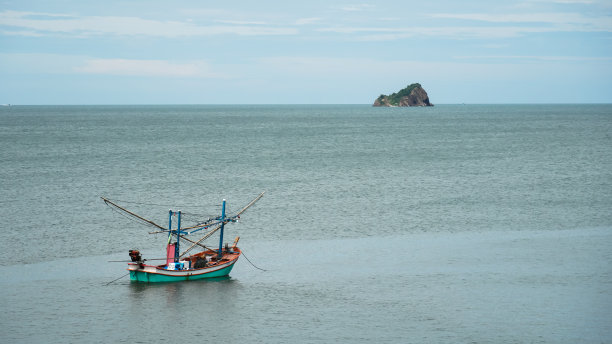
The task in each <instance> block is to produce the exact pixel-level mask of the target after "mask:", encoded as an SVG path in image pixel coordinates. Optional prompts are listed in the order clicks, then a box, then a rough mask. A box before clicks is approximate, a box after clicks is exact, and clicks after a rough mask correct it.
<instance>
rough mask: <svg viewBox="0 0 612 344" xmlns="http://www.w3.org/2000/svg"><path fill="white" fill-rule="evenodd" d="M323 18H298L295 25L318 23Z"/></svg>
mask: <svg viewBox="0 0 612 344" xmlns="http://www.w3.org/2000/svg"><path fill="white" fill-rule="evenodd" d="M320 20H321V18H316V17H313V18H300V19H298V20H296V21H295V25H306V24H313V23H316V22H318V21H320Z"/></svg>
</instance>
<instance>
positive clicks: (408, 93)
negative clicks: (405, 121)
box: [373, 83, 433, 106]
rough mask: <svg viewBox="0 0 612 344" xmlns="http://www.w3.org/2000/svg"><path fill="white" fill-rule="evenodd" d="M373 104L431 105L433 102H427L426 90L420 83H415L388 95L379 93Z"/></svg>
mask: <svg viewBox="0 0 612 344" xmlns="http://www.w3.org/2000/svg"><path fill="white" fill-rule="evenodd" d="M373 106H433V104H431V103H430V102H429V97H428V96H427V92H425V90H424V89H423V87H421V84H419V83H415V84H411V85H408V86H406V88H403V89H401V90H399V91H398V92H396V93H393V94H390V95H388V96H386V95H384V94H381V95H380V96H379V97H378V98H376V100H375V101H374V105H373Z"/></svg>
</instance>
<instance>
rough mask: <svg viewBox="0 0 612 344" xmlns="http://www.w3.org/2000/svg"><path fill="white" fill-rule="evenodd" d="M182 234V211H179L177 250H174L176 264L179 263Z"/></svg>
mask: <svg viewBox="0 0 612 344" xmlns="http://www.w3.org/2000/svg"><path fill="white" fill-rule="evenodd" d="M180 234H181V211H180V210H179V211H178V224H177V227H176V248H175V249H174V262H175V263H178V261H179V258H180V256H179V241H180V240H179V239H180V237H179V235H180Z"/></svg>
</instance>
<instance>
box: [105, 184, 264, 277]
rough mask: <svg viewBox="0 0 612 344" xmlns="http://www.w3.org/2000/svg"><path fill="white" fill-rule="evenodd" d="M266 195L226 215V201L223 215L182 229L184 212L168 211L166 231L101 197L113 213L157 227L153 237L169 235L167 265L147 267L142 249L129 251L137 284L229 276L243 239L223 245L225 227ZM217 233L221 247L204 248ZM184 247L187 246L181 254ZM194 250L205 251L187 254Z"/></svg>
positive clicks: (133, 275) (239, 252) (130, 270)
mask: <svg viewBox="0 0 612 344" xmlns="http://www.w3.org/2000/svg"><path fill="white" fill-rule="evenodd" d="M264 193H265V192H262V193H261V194H259V196H257V197H255V199H253V200H252V201H251V202H250V203H249V204H247V205H246V206H244V207H243V208H242V209H241V210H240V211H238V212H237V213H235V214H226V201H225V200H223V204H222V206H221V215H219V216H214V217H210V218H208V219H207V220H204V221H200V222H198V223H196V224H195V225H193V226H189V227H185V228H181V215H182V212H181V211H173V210H170V211H169V214H168V227H167V228H166V227H163V226H160V225H158V224H157V223H155V222H153V221H151V220H148V219H145V218H144V217H142V216H140V215H137V214H135V213H133V212H131V211H129V210H127V209H126V208H123V207H121V206H119V205H117V204H116V203H115V202H113V201H111V200H109V199H107V198H104V197H101V198H102V200H103V201H104V203H106V205H108V206H110V207H111V208H113V209H114V210H118V211H121V212H122V213H123V214H126V215H129V216H131V217H134V218H136V219H137V220H139V221H140V222H142V223H144V224H146V225H149V226H153V227H157V229H158V230H156V231H153V232H150V234H156V233H168V242H167V245H166V257H165V258H163V260H164V261H165V262H164V264H161V265H150V264H147V263H146V262H147V261H148V260H147V259H143V258H142V255H141V253H140V251H139V250H129V256H130V261H128V268H127V269H128V271H129V274H130V280H132V281H136V282H173V281H188V280H197V279H203V278H213V277H224V276H228V275H229V273H230V271H232V268H233V267H234V264H236V262H237V261H238V258H239V257H240V255H241V253H242V251H240V248H238V246H237V245H238V240H239V239H240V237H236V239H234V242H233V244H232V245H231V246H230V245H229V243H225V245H224V243H223V234H224V229H225V225H227V224H229V223H233V222H236V221H238V219H240V215H241V214H242V213H244V212H245V211H246V210H247V209H248V208H250V207H251V206H252V205H253V204H255V202H257V201H258V200H259V199H261V198H262V197H263V195H264ZM173 218H175V219H176V226H175V227H174V228H173V226H172V222H173V221H172V220H173ZM203 231H204V232H203ZM217 232H219V246H218V248H210V247H208V246H206V245H204V243H203V242H204V240H206V239H208V238H209V237H211V236H212V235H213V234H215V233H217ZM198 233H199V234H201V233H205V235H204V236H202V237H200V238H199V239H197V240H191V239H189V238H188V236H189V235H192V234H198ZM181 242H182V244H181ZM185 244H187V245H188V247H187V248H186V249H184V250H182V252H181V249H182V247H183V245H185ZM194 248H198V249H200V250H203V251H201V252H198V253H195V254H191V255H187V254H188V253H189V252H191V251H192V250H193V249H194ZM151 260H154V259H151Z"/></svg>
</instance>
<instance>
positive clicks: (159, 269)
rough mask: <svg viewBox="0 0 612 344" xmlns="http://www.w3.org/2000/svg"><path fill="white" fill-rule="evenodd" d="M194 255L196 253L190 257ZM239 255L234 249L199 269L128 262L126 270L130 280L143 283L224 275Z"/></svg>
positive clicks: (230, 269) (228, 271)
mask: <svg viewBox="0 0 612 344" xmlns="http://www.w3.org/2000/svg"><path fill="white" fill-rule="evenodd" d="M196 256H198V255H194V256H192V257H196ZM239 256H240V250H238V249H235V251H233V252H232V253H231V254H224V257H223V258H224V259H223V260H222V261H221V262H220V263H216V264H214V265H212V266H209V267H206V268H201V269H185V270H168V269H167V268H166V266H154V265H146V264H142V263H129V264H128V270H129V271H130V280H132V281H134V282H145V283H157V282H178V281H190V280H199V279H205V278H215V277H224V276H227V275H229V273H230V272H231V271H232V268H233V267H234V264H235V263H236V262H237V261H238V257H239ZM189 258H191V257H189Z"/></svg>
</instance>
